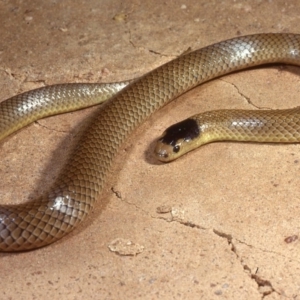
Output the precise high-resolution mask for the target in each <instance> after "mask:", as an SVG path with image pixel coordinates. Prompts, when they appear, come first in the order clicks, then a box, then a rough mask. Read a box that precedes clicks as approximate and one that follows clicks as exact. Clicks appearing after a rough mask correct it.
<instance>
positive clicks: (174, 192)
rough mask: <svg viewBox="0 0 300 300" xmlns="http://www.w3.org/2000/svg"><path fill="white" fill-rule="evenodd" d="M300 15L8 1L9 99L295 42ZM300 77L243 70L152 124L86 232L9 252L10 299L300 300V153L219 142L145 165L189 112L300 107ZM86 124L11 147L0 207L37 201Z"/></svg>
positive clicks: (3, 154) (5, 56)
mask: <svg viewBox="0 0 300 300" xmlns="http://www.w3.org/2000/svg"><path fill="white" fill-rule="evenodd" d="M299 16H300V6H299V2H298V1H296V0H293V1H275V0H274V1H271V0H270V1H259V0H255V1H254V0H253V1H238V0H237V1H229V0H227V1H219V0H215V1H203V0H202V1H199V0H186V1H177V0H172V1H161V2H159V1H151V0H143V1H141V0H130V1H129V0H123V1H119V0H115V1H111V0H101V1H96V0H93V1H76V2H75V1H71V0H65V1H55V0H53V1H38V0H32V1H17V0H11V1H5V0H2V1H0V19H1V26H0V36H1V43H0V85H1V88H0V98H1V99H2V100H4V99H7V98H9V97H11V96H13V95H15V94H17V93H19V92H22V91H25V90H30V89H32V88H35V87H39V86H44V85H49V84H54V83H63V82H80V81H85V82H96V81H103V82H113V81H119V80H125V79H129V78H134V77H137V76H140V75H142V74H144V73H146V72H147V71H149V70H152V69H153V68H155V67H157V66H159V65H161V64H162V63H164V62H167V61H169V60H171V59H173V58H175V57H176V56H178V55H180V54H181V53H182V52H184V51H185V50H187V49H188V48H189V47H191V48H192V49H197V48H200V47H202V46H205V45H208V44H211V43H213V42H218V41H220V40H224V39H227V38H231V37H234V36H239V35H245V34H251V33H260V32H295V33H300V25H299V24H300V22H299V21H300V20H299ZM299 75H300V71H299V68H297V67H292V66H282V65H280V66H268V67H263V68H257V69H252V70H247V71H245V72H239V73H236V74H233V75H229V76H225V77H222V78H219V79H217V80H213V81H211V82H209V83H207V84H204V85H202V86H201V87H199V88H196V89H194V90H193V91H191V92H189V93H188V94H186V95H184V96H183V97H181V98H180V99H177V100H175V101H174V102H173V103H172V104H170V105H168V106H167V107H165V108H164V109H162V110H161V111H159V112H158V113H156V114H155V115H153V116H152V117H151V118H150V119H149V121H147V122H146V123H145V124H144V125H143V126H142V127H141V128H139V129H138V130H137V131H136V132H135V134H134V136H133V137H132V138H131V139H130V140H129V141H128V142H127V143H126V145H125V146H124V148H123V149H122V151H121V152H120V154H119V155H118V158H117V161H116V164H115V167H114V169H113V170H112V173H111V176H110V179H109V181H108V182H107V184H106V187H105V191H104V193H103V196H102V197H101V199H99V203H98V205H97V208H96V209H95V211H94V212H93V213H92V214H91V215H90V217H89V218H88V220H87V222H85V223H84V224H83V225H82V226H80V228H78V229H77V230H75V231H74V232H73V233H71V234H70V235H69V236H67V237H66V238H63V239H62V240H61V241H59V242H57V243H55V244H53V245H50V246H48V247H45V248H43V249H39V250H36V251H31V252H27V253H19V254H11V253H9V254H0V265H1V281H0V287H1V293H0V298H1V299H121V298H122V299H184V298H186V299H262V298H265V299H283V298H284V299H286V298H287V299H299V298H300V296H299V295H300V264H299V263H300V243H299V238H298V237H299V234H300V225H299V198H300V189H299V185H300V179H299V171H300V170H299V169H300V163H299V161H300V145H277V146H274V145H257V144H241V143H215V144H211V145H208V146H205V147H203V148H202V149H199V150H197V151H194V152H193V153H190V154H188V155H186V156H184V157H183V158H181V159H179V160H178V161H175V162H173V163H171V164H166V165H164V164H159V163H157V162H156V161H155V159H154V158H153V156H152V152H151V151H152V148H153V146H152V142H153V140H154V139H155V138H156V137H157V136H158V135H160V133H161V132H162V131H163V129H164V128H166V126H168V125H170V124H172V123H174V122H176V121H179V120H182V119H184V118H186V117H187V116H189V115H191V114H194V113H195V111H197V112H201V111H204V110H208V109H215V108H256V107H272V108H281V107H282V108H283V107H293V106H296V105H299V90H300V81H299ZM89 113H91V109H89V110H85V111H80V112H76V113H70V114H66V115H63V116H57V117H51V118H48V119H45V120H41V121H38V122H36V123H35V124H33V125H31V126H29V127H28V128H26V129H23V130H21V131H20V132H18V133H17V134H15V135H13V136H11V137H9V138H7V139H6V140H5V141H4V142H3V143H1V151H0V176H1V181H0V191H1V203H20V202H23V201H26V200H27V199H28V198H31V197H34V196H35V195H37V194H40V193H43V191H44V190H45V189H46V188H47V187H48V186H49V185H50V184H51V182H52V181H53V179H54V178H55V176H56V174H57V172H58V169H59V168H60V165H61V160H62V159H58V158H63V157H64V156H65V155H66V152H67V151H66V149H67V148H68V147H67V145H69V143H70V142H71V141H72V139H73V137H74V133H75V132H76V128H77V127H78V126H77V127H76V125H78V124H79V123H80V120H81V119H83V118H84V117H86V116H87V115H88V114H89ZM101 203H103V205H101Z"/></svg>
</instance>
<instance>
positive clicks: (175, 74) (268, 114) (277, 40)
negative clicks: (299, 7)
mask: <svg viewBox="0 0 300 300" xmlns="http://www.w3.org/2000/svg"><path fill="white" fill-rule="evenodd" d="M271 63H282V64H292V65H300V35H298V34H290V33H263V34H253V35H247V36H239V37H235V38H232V39H228V40H224V41H221V42H218V43H215V44H212V45H209V46H206V47H203V48H200V49H198V50H195V51H190V52H188V53H185V54H184V55H181V56H179V57H177V58H175V59H173V60H171V61H169V62H167V63H165V64H163V65H161V66H159V67H158V68H156V69H154V70H152V71H150V72H149V73H147V74H145V75H143V76H141V77H140V78H138V79H136V80H133V81H131V82H125V83H116V84H104V85H103V84H101V83H90V84H89V83H85V84H84V83H82V84H79V83H73V84H58V85H53V86H46V87H42V88H39V89H36V90H31V91H28V92H25V93H23V94H20V95H16V96H13V97H12V98H9V99H7V100H6V101H3V102H1V103H0V116H1V120H0V139H4V138H5V137H7V136H8V135H10V134H11V133H13V132H15V131H16V130H19V129H21V128H22V127H24V126H26V125H28V124H30V123H32V122H34V121H35V120H37V119H39V118H42V117H46V116H49V115H53V114H58V113H63V112H67V111H71V110H76V109H80V108H83V107H86V106H90V105H95V104H97V103H99V102H104V101H105V102H104V103H103V104H101V105H99V107H98V108H97V110H96V113H95V114H93V115H92V116H91V117H89V118H88V120H87V121H86V125H85V126H83V127H84V128H83V129H82V130H81V132H80V134H79V138H78V141H77V142H76V145H75V147H74V149H73V150H72V151H71V152H70V155H69V157H68V159H67V160H66V163H65V165H64V166H63V167H62V169H61V171H60V172H59V174H58V176H57V178H56V180H55V181H54V184H53V185H52V186H50V188H49V189H48V191H47V192H46V193H45V194H43V195H41V196H39V197H37V199H34V200H30V201H28V202H25V203H21V204H17V205H10V204H7V205H4V204H3V205H0V251H3V252H13V251H25V250H31V249H36V248H39V247H43V246H46V245H49V244H51V243H53V242H55V241H57V240H59V239H60V238H62V237H63V236H65V235H66V234H68V233H69V232H71V231H72V230H73V229H74V228H76V227H78V225H79V224H80V223H81V222H82V221H84V220H85V219H86V217H87V216H88V214H89V213H90V211H91V210H92V209H93V207H94V206H95V203H96V202H97V201H98V200H99V198H101V192H102V191H103V188H104V185H105V184H106V181H107V176H108V174H109V173H110V171H111V168H112V165H113V161H114V159H115V157H116V155H117V154H118V152H119V150H120V148H121V147H122V145H124V143H125V142H126V140H127V139H128V137H129V136H130V135H131V134H132V133H133V131H134V130H135V129H136V128H137V127H138V126H139V125H140V124H142V123H143V122H144V121H145V120H146V119H147V118H148V117H149V116H150V115H152V114H153V113H154V112H155V111H157V110H158V109H160V108H161V107H163V106H164V105H166V104H167V103H169V102H170V101H172V100H173V99H175V98H177V97H178V96H180V95H181V94H183V93H185V92H187V91H188V90H190V89H192V88H194V87H196V86H197V85H200V84H201V83H204V82H206V81H209V80H212V79H214V78H217V77H220V76H222V75H225V74H228V73H231V72H235V71H238V70H242V69H246V68H249V67H255V66H259V65H263V64H271ZM299 117H300V109H299V108H294V109H287V110H269V111H263V110H261V111H260V110H255V111H245V110H223V111H212V112H206V113H203V114H200V115H198V116H194V117H191V118H188V119H187V120H184V121H182V122H179V123H178V124H175V125H173V126H171V127H169V128H168V129H167V130H166V131H165V133H164V134H163V135H162V137H160V138H159V139H158V144H157V146H156V149H155V153H156V154H155V155H156V156H157V157H158V158H159V159H161V160H163V161H164V160H165V161H168V160H172V159H174V158H177V157H178V155H182V154H184V153H186V152H187V151H190V150H192V149H194V148H195V147H198V146H200V145H201V144H204V143H207V142H212V141H216V140H244V141H257V142H263V141H267V142H287V143H288V142H291V143H292V142H299V141H300V133H299V128H300V118H299ZM187 144H188V146H186V145H187ZM191 144H192V146H191Z"/></svg>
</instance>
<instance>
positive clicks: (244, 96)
mask: <svg viewBox="0 0 300 300" xmlns="http://www.w3.org/2000/svg"><path fill="white" fill-rule="evenodd" d="M220 80H222V81H223V82H225V83H228V84H230V85H231V86H233V87H234V89H235V90H236V91H237V92H238V94H239V95H240V96H241V97H242V98H244V99H245V100H246V102H247V103H248V104H249V105H251V106H253V107H254V108H256V109H270V108H269V107H265V106H258V105H256V104H255V103H254V102H253V101H252V100H251V98H250V97H248V96H246V95H245V94H244V93H243V92H242V91H241V90H240V89H239V87H238V86H237V85H236V84H234V83H232V82H229V81H226V80H225V79H224V78H220Z"/></svg>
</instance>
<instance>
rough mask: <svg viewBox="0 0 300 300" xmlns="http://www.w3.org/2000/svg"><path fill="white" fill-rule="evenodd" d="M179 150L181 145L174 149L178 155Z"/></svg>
mask: <svg viewBox="0 0 300 300" xmlns="http://www.w3.org/2000/svg"><path fill="white" fill-rule="evenodd" d="M179 150H180V146H179V145H176V146H174V147H173V152H175V153H178V152H179Z"/></svg>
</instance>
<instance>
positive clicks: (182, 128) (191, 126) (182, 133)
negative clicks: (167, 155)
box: [160, 119, 200, 153]
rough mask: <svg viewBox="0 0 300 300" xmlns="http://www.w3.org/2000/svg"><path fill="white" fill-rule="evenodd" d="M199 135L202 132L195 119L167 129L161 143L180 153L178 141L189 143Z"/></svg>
mask: <svg viewBox="0 0 300 300" xmlns="http://www.w3.org/2000/svg"><path fill="white" fill-rule="evenodd" d="M199 134H200V130H199V126H198V124H197V122H196V121H195V120H194V119H186V120H184V121H181V122H179V123H176V124H174V125H172V126H170V127H169V128H167V129H166V131H165V134H164V136H163V137H162V138H161V139H160V141H161V142H162V143H164V144H167V145H171V146H172V147H173V152H175V153H178V152H179V150H180V146H179V145H178V141H180V140H183V141H187V142H188V141H190V140H193V139H195V138H196V137H198V136H199Z"/></svg>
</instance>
